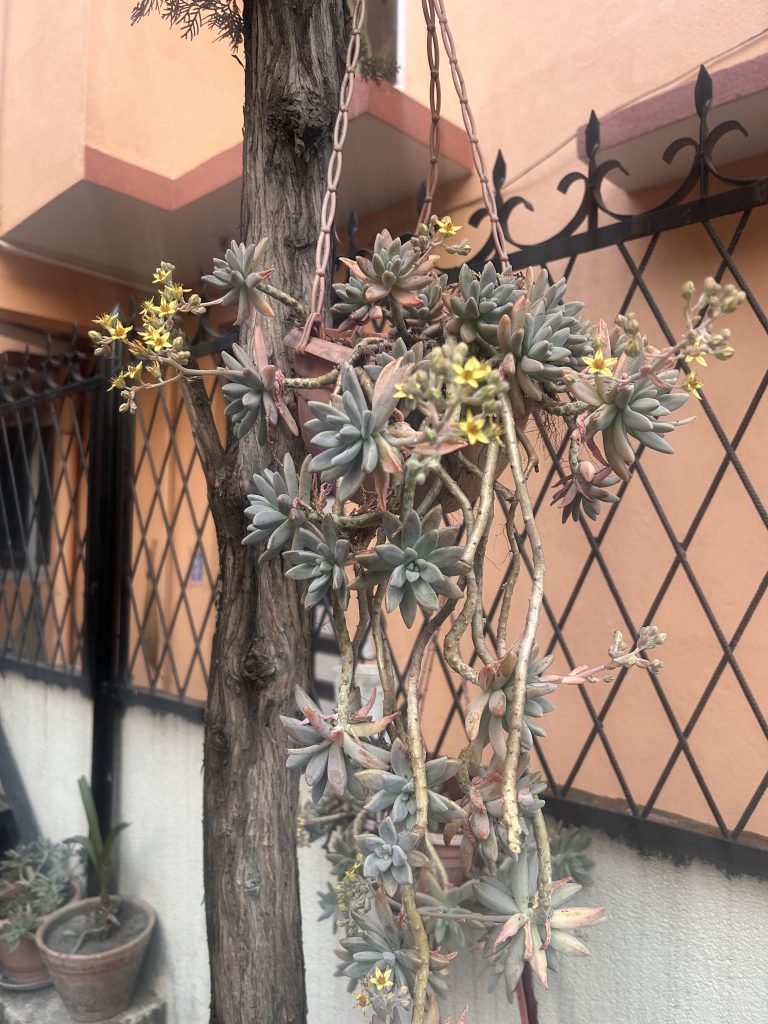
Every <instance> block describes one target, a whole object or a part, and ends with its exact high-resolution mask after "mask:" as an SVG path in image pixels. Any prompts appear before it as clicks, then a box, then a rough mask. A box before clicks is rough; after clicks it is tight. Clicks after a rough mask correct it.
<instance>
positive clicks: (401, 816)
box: [357, 738, 464, 828]
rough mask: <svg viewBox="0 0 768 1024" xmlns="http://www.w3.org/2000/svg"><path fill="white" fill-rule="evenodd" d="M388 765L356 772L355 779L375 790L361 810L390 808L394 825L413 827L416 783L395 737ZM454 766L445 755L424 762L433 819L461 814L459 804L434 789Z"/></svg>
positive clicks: (454, 769) (445, 818)
mask: <svg viewBox="0 0 768 1024" xmlns="http://www.w3.org/2000/svg"><path fill="white" fill-rule="evenodd" d="M391 764H392V770H391V771H389V770H387V769H385V770H383V771H382V770H381V769H376V768H373V769H369V770H367V771H362V772H358V773H357V779H358V781H359V782H360V783H362V785H363V786H364V787H365V788H366V789H369V790H373V791H374V793H375V795H374V796H373V797H371V799H370V800H369V801H368V802H367V803H366V805H365V809H366V810H367V811H371V812H374V811H386V810H389V809H390V808H391V810H389V813H390V816H391V818H392V821H393V822H395V824H397V825H402V826H403V827H404V828H413V826H414V825H415V824H416V784H415V782H414V778H413V771H412V769H411V762H410V760H409V759H408V754H407V752H406V749H405V745H404V744H403V742H402V740H400V739H399V738H398V739H396V740H395V741H394V743H393V744H392V751H391ZM457 768H458V761H455V760H453V759H452V758H448V757H437V758H435V759H434V760H432V761H427V765H426V770H427V787H428V800H429V816H430V818H431V819H433V820H435V821H452V820H453V819H454V818H463V817H464V811H463V810H462V809H461V807H459V805H458V804H457V803H454V801H453V800H449V799H448V797H445V796H443V795H442V794H441V793H438V792H437V790H436V788H435V787H437V786H440V785H441V784H442V783H444V782H446V781H447V780H448V779H451V778H453V776H454V775H455V774H456V770H457Z"/></svg>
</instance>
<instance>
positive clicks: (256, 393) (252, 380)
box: [221, 330, 299, 444]
mask: <svg viewBox="0 0 768 1024" xmlns="http://www.w3.org/2000/svg"><path fill="white" fill-rule="evenodd" d="M260 333H261V332H260V330H259V334H260ZM262 346H263V339H261V344H260V345H259V348H261V347H262ZM232 352H233V355H230V354H229V352H222V353H221V358H222V361H223V363H224V365H225V367H226V368H227V369H228V370H231V371H232V376H231V377H227V380H228V381H229V383H227V384H224V385H223V387H222V389H221V391H222V394H223V395H224V397H225V398H226V399H227V400H228V404H227V405H226V406H225V408H224V414H225V415H226V416H228V417H229V419H230V420H231V421H232V433H233V434H234V436H235V437H236V438H238V439H240V438H243V437H245V435H246V434H247V433H248V432H249V431H250V430H252V429H253V427H254V426H255V425H256V423H258V424H259V444H264V443H265V442H266V440H267V429H268V427H269V426H270V425H271V426H277V425H278V424H281V425H283V426H284V427H285V428H287V432H288V433H289V434H292V435H293V436H294V437H295V436H296V435H297V434H298V432H299V428H298V427H297V425H296V421H295V419H294V418H293V416H292V414H291V412H290V410H289V409H288V407H287V406H286V405H285V403H284V402H283V401H282V399H281V398H280V395H279V393H278V391H279V389H278V378H279V371H278V369H277V367H276V366H273V365H272V364H271V363H268V362H267V361H266V349H264V351H263V355H264V359H263V360H262V365H261V366H260V367H256V365H255V364H254V363H253V362H252V360H251V358H250V356H249V355H248V353H247V352H246V351H245V349H243V348H241V347H240V345H238V344H237V343H235V344H234V345H233V346H232Z"/></svg>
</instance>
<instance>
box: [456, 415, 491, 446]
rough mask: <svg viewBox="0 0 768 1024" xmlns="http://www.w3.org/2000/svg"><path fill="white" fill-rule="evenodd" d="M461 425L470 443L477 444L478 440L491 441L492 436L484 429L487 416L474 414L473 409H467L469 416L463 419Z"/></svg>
mask: <svg viewBox="0 0 768 1024" xmlns="http://www.w3.org/2000/svg"><path fill="white" fill-rule="evenodd" d="M459 426H460V427H461V429H462V431H463V433H464V435H465V436H466V438H467V440H468V441H469V443H470V444H476V443H477V442H478V441H482V442H483V444H488V443H489V442H490V438H489V437H488V434H487V433H486V432H485V430H484V427H485V418H484V417H483V416H473V415H472V410H471V409H467V417H466V419H463V420H461V422H460V423H459Z"/></svg>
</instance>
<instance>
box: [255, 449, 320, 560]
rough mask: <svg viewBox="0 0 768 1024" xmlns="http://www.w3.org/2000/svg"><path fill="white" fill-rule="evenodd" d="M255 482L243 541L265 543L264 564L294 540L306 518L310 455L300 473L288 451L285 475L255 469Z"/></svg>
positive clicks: (285, 461) (284, 461)
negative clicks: (305, 503)
mask: <svg viewBox="0 0 768 1024" xmlns="http://www.w3.org/2000/svg"><path fill="white" fill-rule="evenodd" d="M253 483H254V487H255V488H256V493H255V494H249V495H248V505H247V507H246V509H245V516H246V519H248V527H247V532H246V535H245V537H244V538H243V544H266V548H265V549H264V551H262V553H261V555H260V556H259V564H260V565H264V564H265V563H266V562H269V561H270V560H271V559H273V558H277V557H278V555H279V554H280V552H281V551H283V550H284V549H285V548H287V547H288V545H289V544H291V543H292V542H293V538H294V534H295V532H296V530H297V529H298V528H299V527H301V526H303V525H304V524H305V523H306V521H307V517H306V514H305V512H304V510H303V509H302V507H301V503H302V502H308V501H309V498H310V493H309V490H310V478H309V456H307V458H306V459H305V460H304V463H303V465H302V467H301V472H300V473H299V474H297V473H296V467H295V466H294V464H293V459H292V458H291V456H290V455H289V454H287V453H286V455H285V458H284V459H283V475H282V476H281V475H280V473H278V472H276V471H274V470H271V469H265V470H264V472H263V473H254V475H253Z"/></svg>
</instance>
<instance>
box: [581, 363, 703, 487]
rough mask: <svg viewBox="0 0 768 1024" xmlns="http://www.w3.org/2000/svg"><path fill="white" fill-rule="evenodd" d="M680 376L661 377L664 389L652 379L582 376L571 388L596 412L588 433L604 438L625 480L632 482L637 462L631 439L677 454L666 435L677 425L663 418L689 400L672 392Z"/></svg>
mask: <svg viewBox="0 0 768 1024" xmlns="http://www.w3.org/2000/svg"><path fill="white" fill-rule="evenodd" d="M677 376H678V374H677V371H676V370H672V371H669V372H664V373H661V374H659V375H658V379H659V380H661V381H662V383H663V384H664V385H666V386H664V387H659V385H658V384H656V383H654V381H652V380H650V379H649V378H648V377H642V378H641V379H639V380H635V381H626V382H624V381H616V380H615V379H614V378H613V377H595V378H592V379H589V380H586V379H584V378H583V377H582V378H581V379H579V380H578V381H576V382H575V383H574V384H573V385H572V386H571V390H572V391H573V393H574V395H575V396H576V397H577V398H579V399H581V400H582V401H584V402H587V403H588V404H589V405H591V406H592V407H593V408H594V409H595V412H594V413H592V414H591V415H590V417H589V420H588V421H587V427H588V433H589V435H590V436H591V437H594V436H595V435H597V434H601V435H602V442H603V451H604V453H605V458H606V461H607V462H608V464H609V466H610V467H611V469H612V470H613V471H614V473H616V475H617V476H619V477H621V479H622V480H628V479H629V469H630V467H631V466H632V464H633V463H634V461H635V453H634V450H633V449H632V445H631V444H630V443H629V438H630V437H633V438H634V439H635V440H636V441H639V442H640V443H641V444H644V445H647V447H649V448H653V449H654V450H655V451H657V452H664V453H666V454H668V455H671V454H673V452H674V449H673V448H672V446H671V445H670V444H669V442H668V441H666V440H665V439H664V437H663V436H662V435H663V434H668V433H671V431H673V430H674V429H675V426H676V424H675V423H673V422H664V421H663V420H662V417H664V416H668V415H669V414H670V413H671V412H675V410H677V409H679V408H680V407H681V406H682V405H684V404H685V403H686V402H687V401H688V397H689V396H688V394H686V393H680V392H676V393H674V394H673V393H672V392H671V387H672V385H673V384H674V383H675V381H676V380H677Z"/></svg>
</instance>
